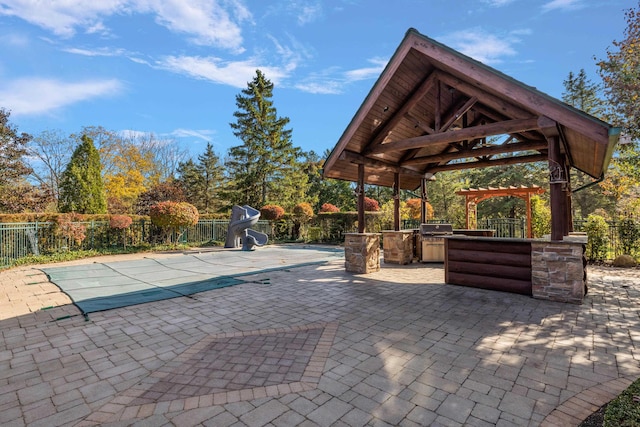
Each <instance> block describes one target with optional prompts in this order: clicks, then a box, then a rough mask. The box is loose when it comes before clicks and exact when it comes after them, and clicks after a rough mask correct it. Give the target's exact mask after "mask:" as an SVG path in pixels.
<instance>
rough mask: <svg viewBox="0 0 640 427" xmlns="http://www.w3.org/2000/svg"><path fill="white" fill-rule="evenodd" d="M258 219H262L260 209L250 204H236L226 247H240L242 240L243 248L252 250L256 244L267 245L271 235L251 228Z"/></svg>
mask: <svg viewBox="0 0 640 427" xmlns="http://www.w3.org/2000/svg"><path fill="white" fill-rule="evenodd" d="M258 219H260V211H259V210H257V209H254V208H252V207H251V206H248V205H244V206H238V205H235V206H234V207H233V208H232V209H231V220H230V221H229V229H228V230H227V240H226V242H225V244H224V247H225V248H239V247H240V241H242V250H243V251H251V250H253V249H254V247H255V246H262V245H265V244H266V243H267V240H269V236H267V235H266V234H264V233H261V232H259V231H256V230H252V229H251V227H252V226H254V225H255V224H256V223H257V222H258Z"/></svg>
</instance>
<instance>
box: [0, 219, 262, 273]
mask: <svg viewBox="0 0 640 427" xmlns="http://www.w3.org/2000/svg"><path fill="white" fill-rule="evenodd" d="M75 224H78V225H82V226H84V235H85V238H84V239H82V241H80V242H75V241H73V239H71V238H69V237H65V236H64V235H62V234H61V233H60V232H58V231H57V229H56V225H55V224H54V223H51V222H29V223H6V224H0V268H4V267H7V266H9V265H11V264H12V263H13V262H14V261H15V260H16V259H19V258H23V257H25V256H28V255H40V254H52V253H56V252H65V251H69V250H79V249H83V250H92V249H93V250H100V249H112V248H115V247H123V248H124V247H131V246H135V247H140V246H145V245H151V244H155V243H162V241H163V240H164V239H165V236H164V235H163V233H162V232H161V230H159V229H158V228H157V227H155V226H154V225H153V224H152V223H151V221H144V220H142V221H135V222H133V223H132V224H131V225H130V226H129V227H128V228H127V229H124V230H117V229H112V228H110V227H109V223H108V222H107V221H88V222H80V223H75ZM228 227H229V221H228V220H218V219H203V220H200V221H198V223H197V224H196V225H195V226H193V227H189V228H187V229H186V230H182V234H176V235H174V236H172V238H171V240H172V241H177V242H179V243H184V244H206V243H209V242H220V241H224V240H225V239H226V237H227V229H228ZM253 228H254V229H256V230H258V231H262V232H263V233H267V234H271V231H272V227H271V224H270V222H269V221H258V223H257V224H255V225H254V226H253Z"/></svg>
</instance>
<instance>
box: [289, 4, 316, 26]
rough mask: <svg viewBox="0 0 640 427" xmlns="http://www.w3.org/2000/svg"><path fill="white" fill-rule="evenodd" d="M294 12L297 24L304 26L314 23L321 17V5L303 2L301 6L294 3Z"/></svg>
mask: <svg viewBox="0 0 640 427" xmlns="http://www.w3.org/2000/svg"><path fill="white" fill-rule="evenodd" d="M293 7H294V11H295V12H297V15H298V24H299V25H305V24H308V23H310V22H313V21H315V20H316V19H318V17H320V16H321V15H322V3H320V2H318V1H316V2H314V3H312V2H309V1H303V2H302V3H301V4H299V3H294V6H293Z"/></svg>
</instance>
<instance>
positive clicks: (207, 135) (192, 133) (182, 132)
mask: <svg viewBox="0 0 640 427" xmlns="http://www.w3.org/2000/svg"><path fill="white" fill-rule="evenodd" d="M215 134H216V131H214V130H210V129H199V130H195V129H176V130H174V131H173V132H171V133H170V135H171V136H173V137H175V138H198V139H202V140H204V141H207V142H211V137H212V136H213V135H215Z"/></svg>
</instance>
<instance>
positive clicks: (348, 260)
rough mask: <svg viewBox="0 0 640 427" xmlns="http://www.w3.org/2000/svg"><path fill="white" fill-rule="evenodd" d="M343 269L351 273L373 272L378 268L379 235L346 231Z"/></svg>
mask: <svg viewBox="0 0 640 427" xmlns="http://www.w3.org/2000/svg"><path fill="white" fill-rule="evenodd" d="M344 257H345V270H346V271H348V272H351V273H359V274H366V273H374V272H376V271H379V270H380V235H379V234H377V233H347V234H345V239H344Z"/></svg>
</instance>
